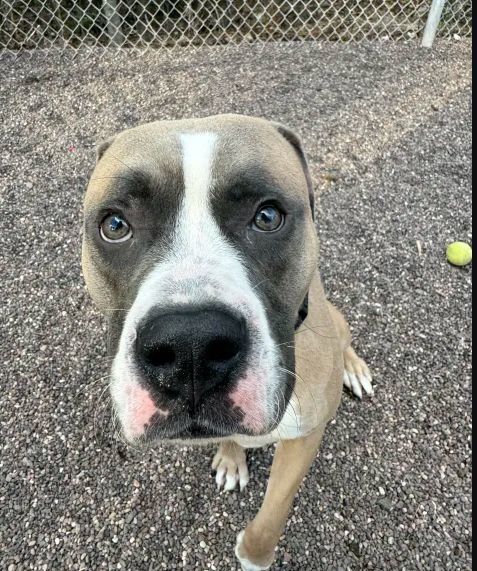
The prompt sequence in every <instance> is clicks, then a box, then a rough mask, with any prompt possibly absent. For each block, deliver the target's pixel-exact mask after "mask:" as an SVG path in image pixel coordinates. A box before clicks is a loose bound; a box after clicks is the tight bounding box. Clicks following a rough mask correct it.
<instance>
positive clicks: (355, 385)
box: [343, 347, 374, 399]
mask: <svg viewBox="0 0 477 571" xmlns="http://www.w3.org/2000/svg"><path fill="white" fill-rule="evenodd" d="M372 382H373V378H372V376H371V373H370V372H369V369H368V365H366V363H365V362H364V361H363V359H360V358H359V357H358V355H356V353H355V352H354V349H353V348H352V347H348V349H346V351H345V353H344V375H343V383H344V385H345V387H347V388H348V389H349V390H350V391H352V392H353V394H355V395H356V396H357V397H358V398H360V399H361V398H363V391H364V392H365V393H366V394H367V395H373V394H374V389H373V385H372Z"/></svg>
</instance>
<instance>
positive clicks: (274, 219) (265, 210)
mask: <svg viewBox="0 0 477 571" xmlns="http://www.w3.org/2000/svg"><path fill="white" fill-rule="evenodd" d="M284 221H285V216H284V215H283V214H282V213H281V212H280V210H278V208H277V207H276V206H273V205H271V204H268V205H266V206H261V207H260V208H259V209H258V210H257V212H256V213H255V218H254V219H253V227H254V229H255V230H260V231H261V232H274V231H275V230H278V229H280V228H281V227H282V225H283V222H284Z"/></svg>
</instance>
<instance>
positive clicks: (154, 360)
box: [143, 345, 176, 367]
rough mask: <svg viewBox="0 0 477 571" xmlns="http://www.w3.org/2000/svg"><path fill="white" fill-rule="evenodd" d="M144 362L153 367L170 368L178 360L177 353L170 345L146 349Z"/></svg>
mask: <svg viewBox="0 0 477 571" xmlns="http://www.w3.org/2000/svg"><path fill="white" fill-rule="evenodd" d="M143 355H144V360H145V361H146V363H147V364H148V365H151V366H152V367H169V366H171V365H173V364H174V362H175V360H176V353H175V351H174V349H173V348H172V347H171V346H170V345H158V346H155V347H146V348H145V349H144V353H143Z"/></svg>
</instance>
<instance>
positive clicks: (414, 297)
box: [0, 41, 472, 571]
mask: <svg viewBox="0 0 477 571" xmlns="http://www.w3.org/2000/svg"><path fill="white" fill-rule="evenodd" d="M470 48H471V46H470V42H464V41H462V42H455V43H439V44H437V46H436V47H435V49H433V50H432V51H425V50H422V49H419V48H417V46H416V45H415V44H391V43H384V44H381V45H378V44H375V45H361V46H350V45H346V46H341V45H312V44H307V45H295V46H267V47H265V48H262V47H261V46H243V47H241V48H238V49H236V48H228V49H223V48H221V49H207V50H205V51H195V52H192V51H187V50H179V51H173V52H169V53H166V54H151V55H148V56H147V57H145V56H143V57H138V56H135V55H127V54H116V55H114V54H111V55H107V56H105V57H103V58H96V57H90V58H89V59H88V60H83V59H81V58H77V59H75V60H74V61H71V60H68V59H61V58H59V57H58V58H56V57H49V58H47V59H46V58H41V57H38V58H37V57H33V58H32V59H26V58H25V59H23V58H20V59H17V60H10V59H8V58H5V59H3V60H2V61H1V62H0V75H1V77H2V81H1V83H0V112H1V113H2V115H3V117H2V119H1V127H0V129H1V132H2V133H1V138H0V153H1V163H0V176H1V179H0V184H1V202H0V209H1V219H0V224H1V228H2V240H1V243H2V246H1V253H0V256H1V258H0V260H1V266H0V271H1V276H2V291H3V295H2V297H3V303H2V306H1V308H0V311H1V331H0V333H1V363H2V367H1V370H0V388H1V390H0V415H1V416H0V430H1V440H0V449H1V455H0V568H1V569H2V570H6V571H20V570H22V569H60V570H65V569H66V570H70V569H74V570H82V569H84V570H96V569H123V570H134V571H136V570H138V571H142V570H149V569H151V570H156V569H199V570H206V569H220V570H222V569H225V570H229V569H232V570H234V569H236V564H235V562H234V559H233V545H234V541H235V535H236V533H237V532H238V531H239V530H240V529H241V528H242V527H243V526H244V524H245V522H246V521H247V520H248V519H249V518H251V517H252V516H253V514H254V513H255V511H256V509H257V508H258V506H259V504H260V501H261V497H262V495H263V493H264V490H265V485H266V480H267V473H268V469H269V466H270V461H271V458H272V452H273V450H272V448H271V447H270V448H268V449H264V450H257V451H252V452H251V453H250V455H249V461H250V468H251V472H252V479H251V482H250V484H249V487H248V488H247V489H246V491H245V492H244V493H243V494H239V493H231V494H226V493H223V494H220V495H218V494H217V493H216V490H215V486H214V480H213V478H212V477H211V475H210V470H209V462H210V460H211V454H212V450H211V449H207V448H202V449H190V448H188V449H185V448H184V449H175V448H167V447H164V448H162V449H159V450H156V451H151V452H147V453H138V452H136V451H133V450H130V449H126V448H125V447H124V445H123V444H122V443H121V442H120V441H118V440H117V439H116V438H115V437H114V435H113V430H112V427H111V421H110V416H109V398H108V395H107V391H105V388H106V382H107V378H106V375H107V362H106V360H105V359H104V354H105V350H104V327H103V324H102V321H101V318H100V316H99V315H98V314H97V313H96V312H95V310H94V309H93V307H92V306H91V303H90V301H89V299H88V297H87V294H86V292H85V288H84V285H83V281H82V278H81V275H80V264H79V251H80V235H81V201H82V194H83V191H84V189H85V184H86V181H87V177H88V174H89V172H90V169H91V166H92V164H93V160H94V146H95V143H96V142H97V141H99V140H101V139H102V138H104V137H106V136H107V135H110V134H112V133H115V132H117V131H118V130H120V129H123V128H126V127H130V126H133V125H136V124H138V123H141V122H144V121H150V120H154V119H161V118H179V117H183V116H194V115H206V114H211V113H217V112H225V111H229V112H241V113H248V114H256V115H262V116H266V117H270V118H274V119H276V120H280V121H282V122H284V123H286V124H288V125H290V126H292V127H294V128H295V129H296V130H297V131H299V132H301V133H302V135H303V139H304V142H305V146H306V148H307V149H308V151H309V156H310V162H311V167H312V174H313V177H314V180H315V182H316V186H317V188H318V189H319V190H321V193H322V195H321V203H320V207H319V208H320V217H319V222H318V231H319V233H320V235H321V238H322V273H323V278H324V282H325V286H326V289H327V291H328V292H329V295H330V297H331V299H332V300H333V301H335V302H336V303H337V305H338V306H340V307H341V308H342V309H343V311H344V312H345V314H346V315H347V317H348V318H349V320H350V323H351V324H352V327H353V330H354V336H355V338H356V343H357V346H358V347H359V349H360V351H361V353H362V355H363V356H365V357H366V358H367V360H368V361H369V363H370V365H371V366H372V369H373V370H374V373H375V377H376V388H377V390H376V395H375V397H374V398H373V399H372V400H366V401H364V402H359V401H357V400H356V399H354V398H352V397H351V396H350V395H349V394H346V395H345V396H344V398H343V404H342V406H341V409H340V412H339V414H338V416H337V418H336V420H335V421H334V422H333V424H332V426H330V429H329V430H328V432H327V435H326V437H325V441H324V445H323V448H322V453H321V455H320V457H319V458H318V459H317V460H316V462H315V464H314V466H313V468H312V470H311V472H310V474H309V476H308V478H307V479H306V481H305V483H304V485H303V487H302V490H301V493H300V495H299V497H298V498H297V500H296V502H295V507H294V511H293V514H292V516H291V518H290V521H289V524H288V530H287V534H286V537H285V539H284V540H283V541H282V542H281V543H280V546H279V549H278V553H277V564H276V567H275V568H276V569H290V570H299V571H302V570H303V571H306V570H317V569H323V570H325V569H330V570H334V571H336V570H337V569H338V570H339V569H343V570H344V569H351V570H355V569H402V570H405V569H407V570H413V569H430V570H443V569H456V570H461V569H462V570H463V569H470V565H471V527H470V525H471V524H470V517H471V496H470V490H471V488H470V486H471V464H470V455H471V449H470V427H471V411H470V409H471V406H470V405H471V339H472V337H471V270H470V269H468V268H467V269H456V268H453V267H451V266H449V265H448V264H447V263H446V261H445V256H444V249H445V246H446V244H447V243H448V242H449V241H451V240H454V239H462V240H467V241H471V240H472V234H471V232H472V230H471V188H470V182H471V181H470V176H471V116H470V96H471V77H470ZM418 242H420V244H421V250H422V251H421V255H420V254H419V252H418V247H417V244H418Z"/></svg>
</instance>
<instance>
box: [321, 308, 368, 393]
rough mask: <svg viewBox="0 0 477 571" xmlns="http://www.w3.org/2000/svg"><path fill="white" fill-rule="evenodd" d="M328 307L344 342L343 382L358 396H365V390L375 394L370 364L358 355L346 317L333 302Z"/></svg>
mask: <svg viewBox="0 0 477 571" xmlns="http://www.w3.org/2000/svg"><path fill="white" fill-rule="evenodd" d="M328 307H329V310H330V313H331V316H332V318H333V321H334V323H335V326H336V329H337V331H338V335H339V337H340V339H341V342H342V349H343V360H344V376H343V383H344V385H345V387H347V388H348V389H349V390H350V391H352V392H353V394H355V395H356V396H357V397H358V398H363V392H364V393H366V394H368V395H372V394H374V390H373V386H372V384H371V383H372V380H373V379H372V377H371V373H370V372H369V368H368V365H367V364H366V363H365V362H364V361H363V359H361V358H360V357H358V355H357V354H356V351H355V350H354V349H353V347H352V346H351V334H350V331H349V326H348V324H347V323H346V320H345V318H344V317H343V315H342V314H341V312H340V311H338V310H337V309H336V307H334V306H333V305H332V304H331V303H329V304H328Z"/></svg>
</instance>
